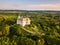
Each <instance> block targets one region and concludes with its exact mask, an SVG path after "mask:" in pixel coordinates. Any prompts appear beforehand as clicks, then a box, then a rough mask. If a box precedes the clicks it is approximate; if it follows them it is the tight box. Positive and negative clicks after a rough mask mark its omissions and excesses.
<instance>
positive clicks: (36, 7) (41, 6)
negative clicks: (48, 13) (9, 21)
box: [0, 4, 60, 10]
mask: <svg viewBox="0 0 60 45" xmlns="http://www.w3.org/2000/svg"><path fill="white" fill-rule="evenodd" d="M0 9H19V10H60V4H34V5H11V4H10V5H9V4H0Z"/></svg>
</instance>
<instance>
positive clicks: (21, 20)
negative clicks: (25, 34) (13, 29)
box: [17, 16, 30, 27]
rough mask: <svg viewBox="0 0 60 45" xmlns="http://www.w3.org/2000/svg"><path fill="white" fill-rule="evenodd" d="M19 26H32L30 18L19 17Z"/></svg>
mask: <svg viewBox="0 0 60 45" xmlns="http://www.w3.org/2000/svg"><path fill="white" fill-rule="evenodd" d="M17 24H20V25H21V26H23V27H24V26H25V25H30V18H28V17H20V16H18V18H17Z"/></svg>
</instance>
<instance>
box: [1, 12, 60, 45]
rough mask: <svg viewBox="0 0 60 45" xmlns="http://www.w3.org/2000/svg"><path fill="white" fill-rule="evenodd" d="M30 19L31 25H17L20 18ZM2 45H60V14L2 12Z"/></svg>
mask: <svg viewBox="0 0 60 45" xmlns="http://www.w3.org/2000/svg"><path fill="white" fill-rule="evenodd" d="M19 15H20V16H25V17H29V18H30V20H31V24H30V25H26V26H25V27H24V28H25V29H27V30H29V31H32V32H34V33H35V35H32V34H30V33H28V32H26V31H24V29H22V28H21V27H22V26H21V25H19V24H16V22H17V17H18V16H19ZM0 45H60V12H45V11H44V12H40V11H38V12H31V11H30V12H29V11H26V12H25V11H24V12H23V11H22V12H19V11H18V12H17V13H16V11H15V12H14V11H12V12H11V11H10V12H8V11H7V12H5V11H4V12H3V11H0Z"/></svg>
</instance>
